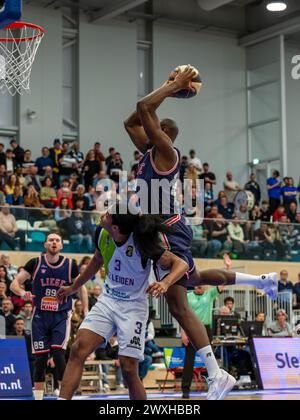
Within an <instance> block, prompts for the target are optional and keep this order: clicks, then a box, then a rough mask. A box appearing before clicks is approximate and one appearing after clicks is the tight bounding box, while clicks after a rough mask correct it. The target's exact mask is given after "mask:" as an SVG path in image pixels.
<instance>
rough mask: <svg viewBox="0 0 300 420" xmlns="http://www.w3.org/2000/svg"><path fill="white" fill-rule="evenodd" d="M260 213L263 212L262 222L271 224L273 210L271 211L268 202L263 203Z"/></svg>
mask: <svg viewBox="0 0 300 420" xmlns="http://www.w3.org/2000/svg"><path fill="white" fill-rule="evenodd" d="M260 211H261V220H262V222H270V221H271V217H272V213H271V210H270V205H269V202H268V201H267V200H263V201H262V203H261V209H260Z"/></svg>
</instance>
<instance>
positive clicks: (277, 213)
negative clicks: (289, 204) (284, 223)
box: [273, 205, 286, 222]
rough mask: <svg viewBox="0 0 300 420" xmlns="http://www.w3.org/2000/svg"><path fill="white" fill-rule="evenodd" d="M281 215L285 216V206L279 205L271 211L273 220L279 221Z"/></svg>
mask: <svg viewBox="0 0 300 420" xmlns="http://www.w3.org/2000/svg"><path fill="white" fill-rule="evenodd" d="M282 216H286V212H285V208H284V206H282V205H279V206H278V208H277V210H276V211H275V212H274V213H273V222H280V219H281V218H282Z"/></svg>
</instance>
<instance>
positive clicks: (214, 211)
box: [205, 204, 219, 227]
mask: <svg viewBox="0 0 300 420" xmlns="http://www.w3.org/2000/svg"><path fill="white" fill-rule="evenodd" d="M218 214H219V211H218V206H217V205H216V204H213V205H212V206H211V208H210V210H209V212H207V213H205V224H206V226H207V227H210V225H211V223H212V222H213V221H214V219H216V218H217V215H218Z"/></svg>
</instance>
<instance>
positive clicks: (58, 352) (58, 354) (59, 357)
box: [52, 349, 66, 381]
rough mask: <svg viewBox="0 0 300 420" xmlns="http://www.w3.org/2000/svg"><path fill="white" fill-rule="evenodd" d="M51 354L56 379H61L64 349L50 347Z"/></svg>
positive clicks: (64, 366)
mask: <svg viewBox="0 0 300 420" xmlns="http://www.w3.org/2000/svg"><path fill="white" fill-rule="evenodd" d="M52 355H53V360H54V363H55V367H56V374H57V379H58V380H59V381H62V378H63V376H64V373H65V369H66V351H65V350H63V349H52Z"/></svg>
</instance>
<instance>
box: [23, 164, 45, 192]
mask: <svg viewBox="0 0 300 420" xmlns="http://www.w3.org/2000/svg"><path fill="white" fill-rule="evenodd" d="M29 184H33V185H34V188H35V189H36V190H37V191H38V192H40V191H41V188H42V184H41V180H40V177H39V175H38V168H37V167H36V166H31V168H29V174H28V175H26V176H25V185H26V186H27V187H28V185H29Z"/></svg>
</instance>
